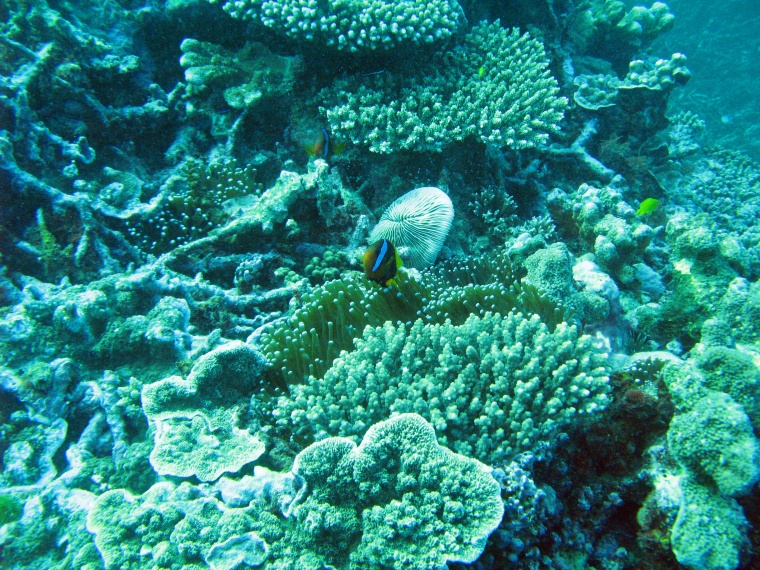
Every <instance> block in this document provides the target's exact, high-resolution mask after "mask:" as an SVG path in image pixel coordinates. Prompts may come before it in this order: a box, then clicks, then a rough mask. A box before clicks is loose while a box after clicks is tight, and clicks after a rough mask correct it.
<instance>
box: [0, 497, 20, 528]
mask: <svg viewBox="0 0 760 570" xmlns="http://www.w3.org/2000/svg"><path fill="white" fill-rule="evenodd" d="M23 512H24V505H23V504H22V503H21V501H20V500H19V499H17V498H16V497H15V496H14V495H13V494H11V493H10V492H5V493H0V526H3V525H4V524H8V523H10V522H14V521H17V520H18V519H20V518H21V513H23Z"/></svg>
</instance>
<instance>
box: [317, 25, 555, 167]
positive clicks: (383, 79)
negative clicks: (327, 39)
mask: <svg viewBox="0 0 760 570" xmlns="http://www.w3.org/2000/svg"><path fill="white" fill-rule="evenodd" d="M548 67H549V63H548V61H547V58H546V53H545V52H544V47H543V45H542V44H541V43H540V42H539V41H538V40H536V39H534V38H532V37H531V36H530V35H529V34H524V35H522V36H520V34H519V31H518V30H516V29H514V30H512V31H508V30H506V29H504V28H502V27H501V26H500V25H499V22H498V21H497V22H493V23H491V24H488V23H486V22H483V23H480V24H478V25H477V26H475V27H474V28H473V29H472V31H471V32H470V33H469V34H468V35H467V36H466V38H465V40H464V43H463V44H462V45H460V46H457V47H456V48H454V49H453V50H451V51H448V52H445V53H440V54H437V55H435V56H434V57H433V58H432V59H431V60H430V61H429V62H428V63H426V64H422V65H420V66H418V67H416V68H415V69H414V70H413V71H411V72H404V73H390V72H388V73H381V74H376V75H366V74H365V75H355V76H351V77H348V78H346V79H341V80H338V81H336V82H335V83H334V84H333V85H332V86H331V87H329V88H326V89H325V90H323V91H322V93H321V94H320V96H319V98H320V99H321V101H322V107H321V108H320V109H321V112H322V113H323V114H324V115H325V117H326V118H327V121H328V123H329V124H330V127H331V128H332V130H333V131H334V132H336V133H340V134H341V135H343V136H346V137H348V138H349V139H351V141H353V142H354V143H356V144H361V145H366V146H368V147H369V149H370V150H371V151H373V152H379V153H391V152H395V151H398V150H403V149H411V150H418V151H422V150H435V151H440V150H442V149H443V148H444V147H445V146H446V145H447V144H449V143H451V142H454V141H460V140H464V139H466V138H468V137H472V138H475V139H477V140H480V141H483V142H487V143H493V144H495V145H498V146H506V147H511V148H518V149H519V148H527V147H534V146H538V145H541V144H544V143H546V141H547V140H548V138H549V135H550V134H551V133H554V132H557V131H558V130H559V122H560V121H561V120H562V115H563V111H564V109H565V107H566V106H567V100H566V99H565V98H563V97H559V87H558V86H557V82H556V81H555V80H554V78H553V77H552V76H551V74H550V73H549V69H548Z"/></svg>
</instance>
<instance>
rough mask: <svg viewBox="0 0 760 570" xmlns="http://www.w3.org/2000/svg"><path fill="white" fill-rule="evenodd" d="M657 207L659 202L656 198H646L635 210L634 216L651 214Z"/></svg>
mask: <svg viewBox="0 0 760 570" xmlns="http://www.w3.org/2000/svg"><path fill="white" fill-rule="evenodd" d="M659 205H660V201H659V200H658V199H657V198H647V199H646V200H644V201H643V202H642V203H641V205H640V206H639V209H638V210H636V215H637V216H643V215H644V214H651V213H652V212H654V211H655V210H656V209H657V206H659Z"/></svg>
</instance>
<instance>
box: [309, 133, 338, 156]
mask: <svg viewBox="0 0 760 570" xmlns="http://www.w3.org/2000/svg"><path fill="white" fill-rule="evenodd" d="M345 147H346V145H345V144H343V143H336V142H335V141H333V138H332V137H331V136H330V133H328V132H327V129H320V130H319V133H318V134H317V137H316V138H315V139H314V142H313V143H311V144H309V145H305V146H304V147H303V149H304V150H305V151H306V154H308V155H309V156H311V157H312V158H322V159H327V157H329V156H332V155H334V154H340V153H341V152H343V150H345Z"/></svg>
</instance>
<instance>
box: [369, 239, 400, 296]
mask: <svg viewBox="0 0 760 570" xmlns="http://www.w3.org/2000/svg"><path fill="white" fill-rule="evenodd" d="M399 267H401V258H400V257H399V255H398V252H397V251H396V248H395V247H394V246H393V244H392V243H391V242H389V241H388V240H387V239H381V240H378V241H376V242H375V243H373V244H372V245H371V246H369V247H368V248H367V251H366V252H364V274H365V275H366V276H367V279H369V280H370V281H374V282H375V283H380V285H383V286H387V285H392V284H394V283H395V282H396V281H395V279H394V278H395V277H396V273H397V272H398V268H399Z"/></svg>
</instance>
